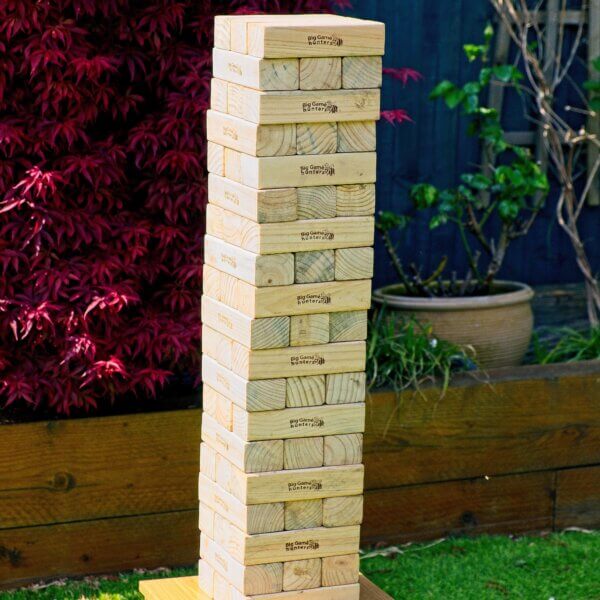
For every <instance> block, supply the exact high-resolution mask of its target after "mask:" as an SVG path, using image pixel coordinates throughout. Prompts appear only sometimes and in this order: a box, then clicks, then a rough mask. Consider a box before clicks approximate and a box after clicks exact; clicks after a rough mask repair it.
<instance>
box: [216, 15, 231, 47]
mask: <svg viewBox="0 0 600 600" xmlns="http://www.w3.org/2000/svg"><path fill="white" fill-rule="evenodd" d="M230 39H231V21H230V19H229V18H228V16H226V15H215V28H214V45H215V47H216V48H223V49H224V50H229V49H230V47H231V46H230Z"/></svg>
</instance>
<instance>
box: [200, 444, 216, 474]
mask: <svg viewBox="0 0 600 600" xmlns="http://www.w3.org/2000/svg"><path fill="white" fill-rule="evenodd" d="M200 473H202V474H203V475H205V476H206V477H208V478H209V479H210V480H211V481H216V479H217V451H216V450H215V449H214V448H212V447H211V446H209V445H208V444H205V443H204V442H202V443H201V444H200Z"/></svg>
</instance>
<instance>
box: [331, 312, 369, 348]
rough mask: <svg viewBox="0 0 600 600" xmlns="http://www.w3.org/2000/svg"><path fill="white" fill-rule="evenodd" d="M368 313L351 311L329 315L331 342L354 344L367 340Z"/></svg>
mask: <svg viewBox="0 0 600 600" xmlns="http://www.w3.org/2000/svg"><path fill="white" fill-rule="evenodd" d="M367 319H368V317H367V311H366V310H351V311H348V312H340V313H331V314H330V315H329V341H330V342H352V341H354V340H366V339H367Z"/></svg>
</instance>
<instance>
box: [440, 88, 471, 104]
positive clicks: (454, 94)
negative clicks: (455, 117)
mask: <svg viewBox="0 0 600 600" xmlns="http://www.w3.org/2000/svg"><path fill="white" fill-rule="evenodd" d="M465 96H466V94H465V93H464V91H463V90H461V89H458V88H455V89H454V90H452V91H451V92H449V93H447V94H446V95H445V96H444V100H445V101H446V106H447V107H448V108H450V109H453V108H456V107H457V106H458V105H459V104H460V103H461V102H462V101H463V100H464V99H465Z"/></svg>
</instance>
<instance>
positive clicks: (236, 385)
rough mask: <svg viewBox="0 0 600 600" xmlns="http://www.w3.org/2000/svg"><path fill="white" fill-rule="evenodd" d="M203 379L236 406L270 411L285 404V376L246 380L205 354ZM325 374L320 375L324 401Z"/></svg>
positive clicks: (248, 409) (250, 409) (203, 358)
mask: <svg viewBox="0 0 600 600" xmlns="http://www.w3.org/2000/svg"><path fill="white" fill-rule="evenodd" d="M202 381H203V382H204V383H205V384H208V385H209V386H211V387H212V388H213V389H215V390H216V391H217V392H219V393H220V394H221V395H223V396H224V397H225V398H227V399H228V400H231V401H232V402H233V403H234V404H235V405H236V406H238V407H240V408H241V409H243V410H246V411H250V412H252V411H269V410H278V409H282V408H285V402H286V387H287V383H286V380H285V379H284V378H279V379H262V380H259V381H248V380H247V379H244V378H242V377H240V376H239V375H236V374H235V373H233V372H232V371H230V370H229V369H227V368H226V367H224V366H223V365H220V364H219V363H218V362H216V361H215V360H213V359H212V358H210V357H209V356H206V355H204V356H203V357H202ZM324 402H325V378H323V403H324Z"/></svg>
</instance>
